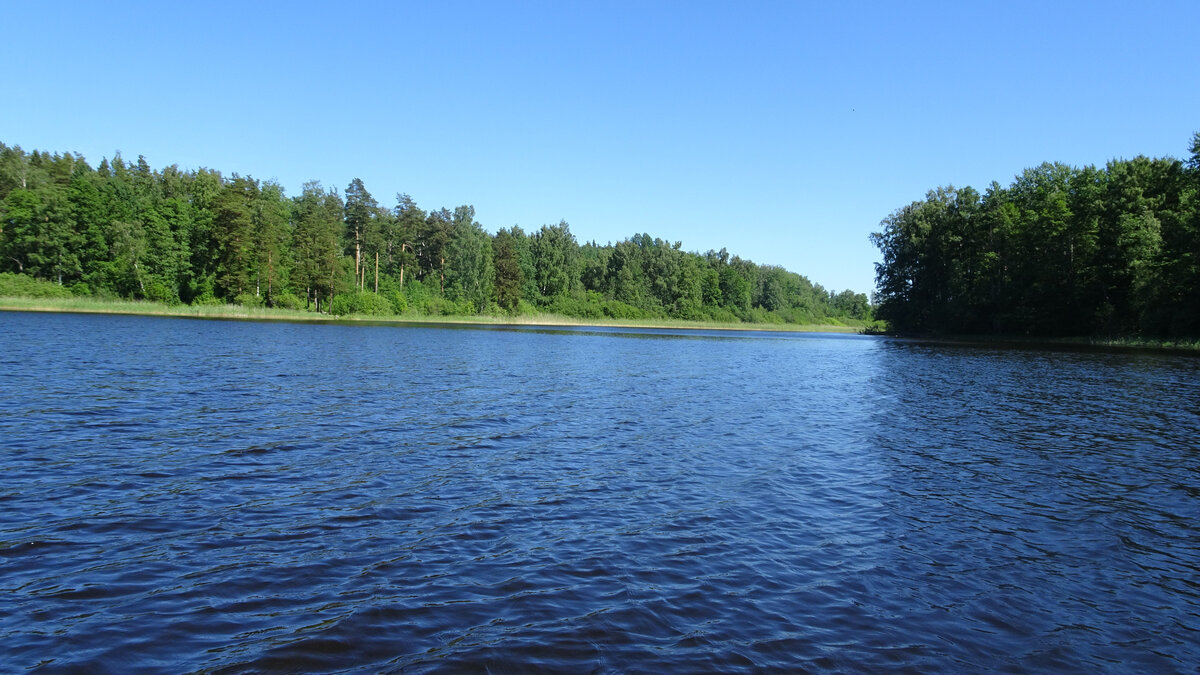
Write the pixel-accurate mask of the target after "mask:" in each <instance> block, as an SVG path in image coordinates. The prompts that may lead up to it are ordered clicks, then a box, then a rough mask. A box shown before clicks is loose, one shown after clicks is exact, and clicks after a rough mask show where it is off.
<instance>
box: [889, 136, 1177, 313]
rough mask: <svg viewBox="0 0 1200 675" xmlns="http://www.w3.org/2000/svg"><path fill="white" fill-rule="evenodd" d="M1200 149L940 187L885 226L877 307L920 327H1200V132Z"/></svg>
mask: <svg viewBox="0 0 1200 675" xmlns="http://www.w3.org/2000/svg"><path fill="white" fill-rule="evenodd" d="M1190 150H1191V155H1190V158H1189V159H1188V160H1187V161H1181V160H1178V159H1173V158H1169V157H1167V158H1161V159H1150V158H1147V157H1142V156H1139V157H1135V158H1133V159H1129V160H1124V159H1122V160H1113V161H1110V162H1108V164H1107V165H1106V166H1105V167H1104V168H1096V167H1095V166H1086V167H1083V168H1073V167H1070V166H1066V165H1064V164H1058V163H1055V164H1049V163H1045V164H1042V165H1040V166H1037V167H1034V168H1031V169H1027V170H1025V171H1024V172H1023V173H1022V174H1020V175H1019V176H1017V177H1016V179H1015V180H1014V181H1013V182H1012V184H1011V185H1009V186H1008V187H1001V186H1000V185H999V184H998V183H996V182H993V183H992V184H991V186H990V187H989V188H988V189H987V191H986V192H984V193H983V194H980V193H978V192H977V191H975V190H974V189H972V188H970V187H966V188H961V189H959V188H954V187H940V188H937V189H935V190H931V191H930V192H929V193H928V194H927V195H926V197H925V199H924V200H923V201H919V202H913V203H912V204H909V205H908V206H905V207H904V208H902V209H899V210H897V211H895V212H894V213H892V214H891V215H889V216H888V217H887V218H885V219H884V220H883V222H882V223H881V227H882V231H881V232H877V233H875V234H873V235H871V239H872V241H873V243H874V244H875V245H876V246H877V247H878V248H879V250H880V252H881V253H882V258H883V260H882V262H880V263H878V264H876V288H877V290H876V295H875V298H874V300H875V302H876V304H877V307H876V316H877V317H878V318H881V319H884V320H886V321H887V322H888V324H889V325H890V327H891V328H892V329H893V330H896V331H900V332H908V333H946V334H988V333H990V334H1022V335H1041V336H1104V335H1113V336H1120V335H1124V336H1130V335H1133V336H1137V335H1141V336H1147V337H1197V336H1200V133H1196V134H1195V135H1194V136H1193V138H1192V144H1191V148H1190Z"/></svg>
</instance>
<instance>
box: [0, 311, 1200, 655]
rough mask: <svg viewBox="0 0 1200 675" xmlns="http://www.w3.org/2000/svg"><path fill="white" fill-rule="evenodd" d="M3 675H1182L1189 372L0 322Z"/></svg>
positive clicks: (955, 357) (969, 353) (1194, 617)
mask: <svg viewBox="0 0 1200 675" xmlns="http://www.w3.org/2000/svg"><path fill="white" fill-rule="evenodd" d="M0 385H2V390H0V593H2V596H0V597H2V598H3V603H2V607H3V611H0V654H2V655H3V656H2V657H0V659H2V660H3V664H4V665H0V670H3V671H6V672H8V671H24V670H26V669H30V668H35V667H38V666H41V667H43V668H46V669H48V670H50V671H56V670H79V671H90V672H95V671H109V672H132V671H139V670H140V671H172V672H193V671H205V672H222V673H224V672H230V673H234V672H262V671H350V672H359V671H367V672H376V671H383V672H394V671H405V672H424V671H447V670H449V671H460V670H478V671H483V670H490V671H493V672H518V673H519V672H528V671H530V670H542V671H546V670H550V671H568V672H588V671H599V672H606V671H643V672H644V671H650V672H653V671H669V672H710V671H725V672H759V671H762V670H786V671H795V670H849V671H856V670H878V669H885V668H886V669H911V670H914V671H920V672H930V671H946V672H962V671H981V670H982V671H993V670H1016V671H1044V670H1065V671H1079V672H1095V671H1112V672H1164V671H1165V672H1171V671H1175V672H1181V671H1182V672H1193V671H1195V669H1196V668H1197V667H1200V647H1198V646H1197V644H1198V643H1200V525H1198V523H1200V359H1197V358H1193V357H1187V356H1178V355H1169V354H1147V353H1108V352H1096V351H1071V350H1056V351H1048V350H1033V349H1014V348H998V347H995V348H994V347H979V346H976V347H965V346H946V345H932V344H923V343H918V342H906V341H900V340H893V339H887V338H875V337H860V336H846V335H819V334H767V333H744V334H743V333H718V332H684V331H658V330H625V329H567V330H538V329H514V328H490V329H479V328H471V329H467V328H430V327H397V326H367V325H352V326H347V325H293V324H284V323H250V322H231V321H197V320H182V319H163V318H147V317H119V316H85V315H33V314H23V313H0Z"/></svg>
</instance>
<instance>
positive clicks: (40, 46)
mask: <svg viewBox="0 0 1200 675" xmlns="http://www.w3.org/2000/svg"><path fill="white" fill-rule="evenodd" d="M0 9H2V10H3V14H2V15H3V16H4V17H5V23H6V24H7V30H6V31H5V37H4V39H3V40H0V63H3V64H4V68H3V69H2V70H0V92H3V97H4V100H3V102H2V103H0V141H2V142H4V143H6V144H8V145H20V146H21V147H23V148H25V149H26V150H32V149H34V148H37V149H41V150H52V151H72V152H79V153H82V154H83V155H84V156H85V157H86V158H87V159H88V160H89V162H91V163H92V164H93V165H95V164H96V163H98V162H99V160H100V159H101V158H102V157H111V156H112V155H113V153H114V152H116V151H120V152H121V153H122V154H123V155H124V156H125V157H126V158H127V159H134V158H136V157H137V156H138V155H139V154H142V155H145V156H146V158H147V160H148V161H149V162H150V164H151V165H152V166H154V167H157V168H161V167H163V166H165V165H169V164H178V165H179V166H181V167H183V168H192V169H194V168H200V167H210V168H215V169H219V170H221V171H223V172H225V173H226V174H230V173H233V172H237V173H241V174H249V175H252V176H254V177H256V178H260V179H274V180H277V181H278V182H279V183H280V184H281V185H283V187H284V188H285V189H286V190H287V192H288V193H289V194H292V195H294V194H297V193H298V192H299V190H300V186H301V185H302V183H303V182H304V181H306V180H310V179H317V180H320V181H321V182H322V183H323V184H324V185H326V186H331V187H337V188H339V189H344V188H345V186H346V184H347V183H349V182H350V180H351V179H352V178H354V177H360V178H362V179H363V181H364V182H365V184H366V187H367V189H368V190H370V191H371V193H372V194H373V195H374V196H375V197H376V198H377V199H378V200H379V201H380V202H381V203H382V204H384V205H388V206H391V205H393V204H394V203H395V194H396V193H397V192H407V193H409V194H411V195H412V196H413V198H414V199H415V200H416V201H417V203H418V204H419V205H420V206H422V207H423V208H426V209H431V208H440V207H442V206H446V207H449V208H453V207H454V206H457V205H460V204H473V205H474V206H475V207H476V215H477V218H478V220H479V221H480V222H481V223H483V225H484V226H485V227H486V228H487V229H488V230H489V231H492V232H494V231H495V230H496V229H497V228H500V227H508V226H510V225H520V226H521V227H523V228H524V229H526V230H527V231H528V230H535V229H537V228H539V227H540V226H541V225H543V224H552V223H557V222H558V221H559V220H566V221H568V222H569V223H570V224H571V230H572V232H574V233H575V236H576V237H577V238H578V239H579V240H580V241H590V240H596V241H598V242H601V243H604V242H608V241H616V240H620V239H624V238H626V237H629V236H631V235H633V234H635V233H639V232H646V233H649V234H650V235H652V236H657V237H662V238H663V239H667V240H670V241H676V240H681V241H683V245H684V248H685V249H687V250H694V251H701V252H702V251H705V250H708V249H714V248H715V249H719V248H721V247H726V248H728V249H729V251H730V252H731V253H734V254H737V255H740V256H742V257H743V258H749V259H751V260H754V261H755V262H758V263H764V264H774V265H781V266H783V267H786V268H787V269H790V270H792V271H795V272H799V273H801V274H804V275H805V276H807V277H809V278H810V279H811V280H812V281H814V282H816V283H820V284H822V285H823V286H825V287H826V288H828V289H831V290H842V289H846V288H849V289H852V290H854V291H857V292H870V290H871V289H872V288H873V281H874V269H873V263H874V262H875V261H877V260H878V256H877V252H876V250H875V249H874V248H873V247H872V246H871V244H870V243H869V241H868V240H867V237H868V234H869V233H871V232H873V231H876V230H877V229H878V227H879V221H880V220H881V219H883V218H884V217H886V216H887V215H888V214H889V213H890V212H892V211H894V210H895V209H897V208H900V207H901V206H904V205H905V204H907V203H909V202H911V201H914V200H918V199H921V198H922V197H923V196H924V194H925V192H926V191H927V190H929V189H931V188H934V187H936V186H939V185H950V184H953V185H957V186H962V185H972V186H975V187H976V188H979V189H983V188H986V186H987V185H988V184H989V183H990V182H991V181H993V180H996V181H999V182H1000V183H1002V184H1004V185H1007V184H1008V183H1009V182H1010V181H1011V180H1012V178H1013V176H1015V175H1016V174H1017V173H1019V172H1021V171H1022V170H1023V169H1025V168H1026V167H1030V166H1035V165H1037V164H1039V163H1041V162H1043V161H1061V162H1064V163H1067V164H1071V165H1075V166H1082V165H1086V164H1100V165H1102V164H1103V163H1105V162H1106V161H1108V160H1109V159H1112V158H1117V157H1132V156H1135V155H1138V154H1145V155H1149V156H1165V155H1170V156H1174V157H1183V156H1185V155H1186V149H1187V147H1188V145H1189V142H1190V139H1191V135H1192V133H1193V132H1196V131H1200V49H1197V47H1196V35H1195V30H1196V27H1197V26H1198V25H1200V2H1197V1H1196V0H1188V1H1183V2H1149V3H1138V4H1135V3H1132V2H1120V3H1109V2H1061V3H1042V2H1036V3H1024V2H961V1H960V2H946V3H921V2H890V3H873V2H838V3H829V2H821V3H817V2H683V1H669V2H668V1H663V2H653V1H649V0H642V1H640V2H607V1H605V2H574V1H568V0H562V1H557V2H453V1H451V2H429V3H420V4H409V3H399V2H378V3H370V2H364V3H356V2H345V3H337V4H335V3H305V2H289V3H278V4H275V3H265V2H264V3H256V2H237V3H221V2H212V3H187V4H184V3H112V4H110V3H97V2H87V3H63V2H59V3H45V4H41V3H17V2H8V1H0Z"/></svg>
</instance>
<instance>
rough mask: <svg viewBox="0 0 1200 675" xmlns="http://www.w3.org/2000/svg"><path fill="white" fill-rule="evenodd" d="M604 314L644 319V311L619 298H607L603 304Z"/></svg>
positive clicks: (621, 317) (619, 317) (613, 316)
mask: <svg viewBox="0 0 1200 675" xmlns="http://www.w3.org/2000/svg"><path fill="white" fill-rule="evenodd" d="M603 311H604V315H605V316H608V317H612V318H614V319H644V318H646V313H645V312H644V311H642V310H640V309H638V308H637V307H634V306H633V305H630V304H627V303H624V302H621V301H620V300H608V301H606V302H605V303H604V305H603Z"/></svg>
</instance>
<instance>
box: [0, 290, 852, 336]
mask: <svg viewBox="0 0 1200 675" xmlns="http://www.w3.org/2000/svg"><path fill="white" fill-rule="evenodd" d="M0 312H40V313H47V314H114V315H124V316H150V317H165V318H178V319H210V320H222V321H272V322H288V323H313V324H356V323H357V324H373V325H396V326H438V325H443V326H499V327H504V326H508V327H528V328H539V327H540V328H589V327H591V328H633V329H659V330H662V329H666V330H697V331H699V330H713V331H740V332H747V331H749V332H753V331H757V332H780V333H835V334H843V335H846V334H850V335H853V334H862V333H863V332H864V331H865V327H858V326H840V325H831V324H770V323H740V324H730V323H717V322H713V323H708V322H703V321H685V320H683V319H663V320H660V321H654V320H645V319H633V320H628V321H622V320H619V319H607V320H588V319H580V318H576V317H568V316H561V315H557V314H536V315H523V316H513V317H506V316H489V315H477V316H425V315H393V316H366V315H361V314H351V315H346V316H331V315H328V314H316V313H314V312H308V311H304V310H286V309H269V308H264V307H242V306H238V305H179V306H171V305H164V304H160V303H154V302H145V301H134V300H116V301H97V300H80V299H75V298H71V299H55V298H13V297H0Z"/></svg>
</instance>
